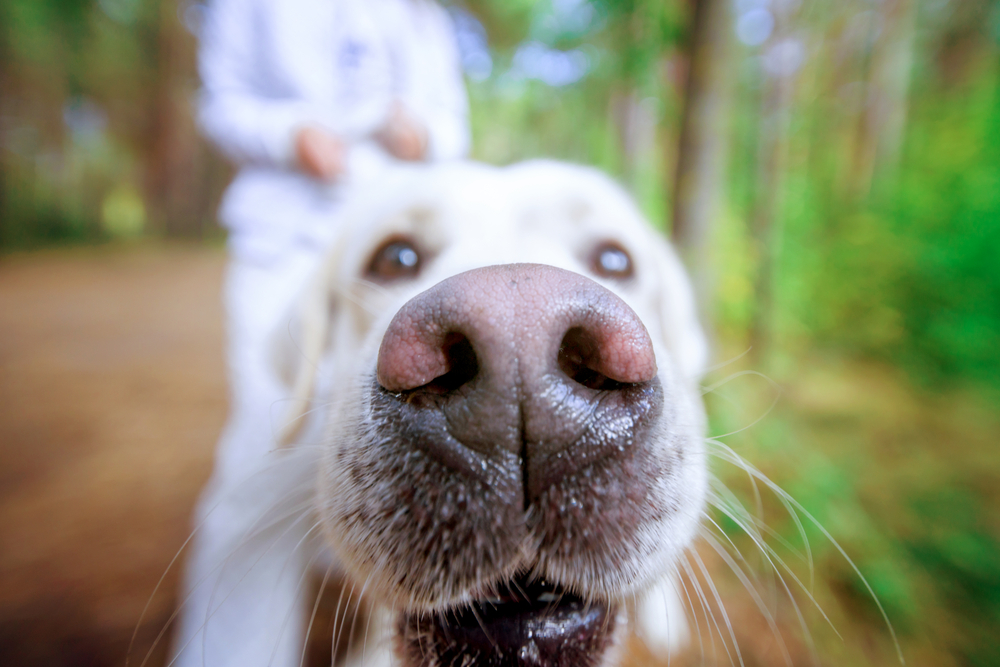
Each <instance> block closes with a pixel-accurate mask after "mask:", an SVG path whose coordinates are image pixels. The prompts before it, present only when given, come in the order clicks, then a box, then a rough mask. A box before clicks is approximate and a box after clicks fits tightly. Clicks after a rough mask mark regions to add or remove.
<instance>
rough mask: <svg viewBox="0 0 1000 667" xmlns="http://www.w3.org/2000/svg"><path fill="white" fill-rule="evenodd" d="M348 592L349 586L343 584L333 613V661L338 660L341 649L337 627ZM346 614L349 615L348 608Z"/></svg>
mask: <svg viewBox="0 0 1000 667" xmlns="http://www.w3.org/2000/svg"><path fill="white" fill-rule="evenodd" d="M346 590H347V586H346V585H344V584H343V583H341V586H340V595H338V596H337V608H336V609H335V610H334V612H333V622H332V632H331V636H330V655H331V656H332V657H331V660H336V658H337V648H339V646H338V641H339V640H338V636H337V627H338V621H339V619H340V606H341V604H343V602H344V592H345V591H346ZM344 614H345V615H346V614H347V609H346V608H345V609H344Z"/></svg>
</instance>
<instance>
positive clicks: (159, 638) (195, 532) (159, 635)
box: [126, 461, 306, 667]
mask: <svg viewBox="0 0 1000 667" xmlns="http://www.w3.org/2000/svg"><path fill="white" fill-rule="evenodd" d="M277 463H280V461H279V462H272V463H270V464H268V465H267V466H265V467H264V468H262V469H258V470H256V471H254V472H253V473H251V474H249V475H247V476H246V477H244V478H243V479H242V480H240V481H239V482H238V483H237V484H235V485H234V486H233V487H232V492H235V491H236V490H238V489H239V488H240V487H242V486H243V485H245V484H247V483H249V482H250V481H251V480H252V479H253V478H254V477H256V476H258V475H260V474H262V473H263V472H266V471H268V470H270V469H272V468H273V467H276V465H277ZM293 492H294V491H292V492H289V493H288V494H286V495H284V496H282V499H281V500H284V499H286V498H288V497H289V496H290V495H291V493H293ZM224 501H225V497H223V498H220V500H219V501H218V502H216V504H215V505H213V506H212V507H211V508H210V509H209V511H208V512H207V513H206V514H205V516H204V517H203V518H202V519H201V521H200V522H199V523H198V525H196V526H195V528H194V529H193V530H192V531H191V532H190V534H189V535H188V537H187V538H186V539H185V540H184V543H183V544H182V545H181V547H180V549H178V550H177V553H176V554H175V555H174V557H173V559H171V561H170V563H169V565H168V566H167V569H166V570H165V571H164V573H163V574H162V575H161V576H160V580H159V581H158V582H157V585H156V587H155V588H154V589H153V592H152V593H151V594H150V598H149V600H148V601H147V602H146V606H145V607H144V608H143V612H142V615H141V616H140V618H139V620H138V621H137V622H136V629H135V630H134V631H133V635H132V641H134V640H135V636H136V633H137V632H138V629H139V624H140V623H141V622H142V618H143V616H144V615H145V613H146V611H147V610H148V608H149V606H150V604H151V603H152V600H153V598H154V597H155V595H156V593H157V591H158V590H159V588H160V586H161V585H162V584H163V581H164V579H165V577H166V576H167V573H168V572H169V571H170V568H171V567H173V565H174V564H175V563H176V561H177V560H178V558H179V557H180V555H181V553H182V552H183V551H184V549H185V548H186V547H187V546H188V545H189V544H190V543H191V541H192V540H193V539H194V538H195V537H196V536H197V535H198V533H199V532H200V531H201V530H202V528H203V527H204V525H205V523H206V522H207V521H209V519H210V518H211V515H212V513H213V512H214V511H215V510H216V509H217V508H218V507H219V505H221V504H222V503H223V502H224ZM305 507H306V506H303V508H305ZM297 511H301V509H298V510H294V511H293V514H294V512H297ZM265 516H266V513H265V514H264V515H262V516H261V519H263V518H264V517H265ZM290 516H291V515H290ZM256 523H257V522H254V524H253V525H255V524H256ZM246 538H247V536H246V535H245V536H244V538H243V540H245V539H246ZM243 540H240V542H239V543H240V544H242V542H243ZM236 548H239V547H238V546H237V547H236ZM230 553H232V552H230ZM224 565H225V561H220V562H219V563H218V564H216V566H215V567H213V568H212V569H211V570H209V572H208V573H206V574H205V575H204V576H203V577H201V578H200V579H198V580H197V581H196V582H195V585H194V586H193V587H192V589H191V592H190V593H189V594H188V595H187V596H186V597H185V598H184V600H183V601H182V602H181V604H180V605H176V608H175V609H174V611H173V613H171V614H170V617H169V618H168V619H167V620H166V622H165V623H164V624H163V627H162V628H161V629H160V631H159V632H158V633H157V635H156V637H155V638H154V640H153V643H152V644H151V645H150V647H149V649H148V650H147V651H146V655H145V656H144V657H143V659H142V662H140V663H139V667H145V665H146V664H147V663H148V661H149V659H150V658H151V657H152V655H153V651H154V650H155V649H156V647H157V646H158V645H159V643H160V642H161V641H162V640H163V637H164V636H165V635H166V632H167V630H168V629H169V628H170V626H171V624H172V623H173V621H174V619H176V618H177V616H178V614H180V612H181V611H182V610H183V608H184V606H185V605H186V604H187V602H188V601H189V600H190V599H191V598H192V597H194V595H195V594H196V592H197V589H198V588H199V587H200V586H201V585H202V584H203V583H204V582H205V581H206V580H207V579H208V578H209V577H210V576H212V575H213V574H214V573H215V571H216V570H218V569H219V568H223V567H224ZM220 575H221V572H220ZM188 643H189V642H188ZM131 646H132V644H131V642H130V644H129V651H128V653H129V654H131ZM185 646H187V644H185ZM177 653H178V655H179V653H180V651H178V652H177ZM127 659H128V656H126V660H127ZM174 659H176V656H175V658H174ZM172 662H173V660H171V663H172ZM167 667H169V665H168V666H167Z"/></svg>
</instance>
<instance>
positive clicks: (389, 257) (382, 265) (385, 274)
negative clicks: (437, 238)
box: [368, 238, 420, 280]
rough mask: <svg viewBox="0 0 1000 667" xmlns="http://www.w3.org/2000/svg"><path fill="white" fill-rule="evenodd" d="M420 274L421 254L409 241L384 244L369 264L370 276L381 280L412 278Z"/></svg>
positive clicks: (401, 240) (398, 240) (400, 240)
mask: <svg viewBox="0 0 1000 667" xmlns="http://www.w3.org/2000/svg"><path fill="white" fill-rule="evenodd" d="M419 272H420V254H419V253H418V252H417V249H416V247H415V246H414V245H413V243H411V242H410V241H408V240H407V239H400V238H396V239H392V240H390V241H387V242H386V243H383V244H382V247H380V248H379V249H378V250H376V251H375V254H374V255H373V256H372V261H371V263H369V264H368V275H369V276H371V277H373V278H377V279H379V280H396V279H399V278H410V277H412V276H415V275H417V273H419Z"/></svg>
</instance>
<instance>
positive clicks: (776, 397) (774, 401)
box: [711, 375, 781, 440]
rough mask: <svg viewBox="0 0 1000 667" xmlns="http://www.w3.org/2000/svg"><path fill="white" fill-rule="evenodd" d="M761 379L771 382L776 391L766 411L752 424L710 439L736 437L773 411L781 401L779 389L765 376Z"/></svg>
mask: <svg viewBox="0 0 1000 667" xmlns="http://www.w3.org/2000/svg"><path fill="white" fill-rule="evenodd" d="M761 377H764V378H765V379H767V380H768V381H769V382H771V383H772V386H773V387H775V389H776V391H775V394H774V398H773V399H772V400H771V404H770V405H769V406H767V409H766V410H764V412H762V413H761V415H760V416H759V417H757V418H756V419H754V420H753V421H752V422H750V423H749V424H747V425H746V426H743V427H742V428H738V429H736V430H735V431H730V432H728V433H722V434H720V435H713V436H711V439H715V440H721V439H722V438H728V437H730V436H733V435H736V434H738V433H742V432H743V431H746V430H749V429H751V428H753V427H754V426H756V425H757V424H759V423H760V422H762V421H764V419H766V418H767V416H768V415H770V414H771V412H772V411H773V410H774V408H775V406H776V405H778V401H779V400H781V387H780V386H779V385H778V384H777V383H776V382H774V381H773V380H771V379H770V378H767V377H766V376H763V375H762V376H761Z"/></svg>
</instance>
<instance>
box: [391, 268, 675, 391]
mask: <svg viewBox="0 0 1000 667" xmlns="http://www.w3.org/2000/svg"><path fill="white" fill-rule="evenodd" d="M456 346H462V347H466V348H467V347H468V346H471V348H472V351H473V352H474V353H475V357H476V361H477V363H478V365H479V366H480V369H479V370H480V371H481V370H484V369H485V370H487V371H488V372H489V373H490V374H491V375H493V376H494V377H496V378H498V379H499V378H503V379H509V380H510V381H511V382H512V383H514V384H523V383H525V382H526V381H528V382H530V380H531V378H533V377H534V376H536V375H540V374H546V373H554V372H557V369H560V368H561V369H562V371H563V372H566V373H569V374H570V377H571V378H572V379H574V380H577V381H580V382H581V383H583V384H595V383H601V382H602V381H607V380H610V381H614V382H617V383H623V384H635V383H639V382H648V381H649V380H651V379H653V377H654V376H655V375H656V359H655V357H654V355H653V347H652V343H651V342H650V339H649V334H648V333H647V332H646V328H645V327H644V326H643V325H642V322H640V321H639V318H638V317H637V316H636V314H635V313H634V312H633V311H632V309H631V308H629V307H628V306H627V305H626V304H625V302H624V301H622V300H621V299H619V298H618V297H617V296H615V295H614V294H613V293H612V292H610V291H609V290H607V289H605V288H604V287H602V286H601V285H598V284H597V283H596V282H594V281H592V280H590V279H588V278H585V277H584V276H581V275H578V274H576V273H571V272H569V271H563V270H561V269H556V268H554V267H551V266H543V265H539V264H508V265H503V266H491V267H487V268H483V269H476V270H474V271H468V272H466V273H462V274H459V275H457V276H453V277H451V278H448V279H447V280H445V281H443V282H441V283H439V284H437V285H435V286H434V287H432V288H431V289H429V290H427V291H426V292H423V293H422V294H419V295H417V296H416V297H415V298H414V299H412V300H411V301H410V302H409V303H407V304H406V305H405V306H403V308H402V309H401V310H400V311H399V312H398V313H397V314H396V317H394V318H393V320H392V322H391V323H390V325H389V329H388V330H387V331H386V334H385V337H384V338H383V340H382V347H381V349H380V350H379V358H378V381H379V384H381V385H382V386H383V387H385V388H386V389H388V390H389V391H395V392H400V391H407V390H410V389H417V388H418V387H423V386H425V385H433V384H435V383H437V384H440V385H443V386H442V388H448V389H456V388H457V387H458V386H461V384H464V382H460V383H459V384H458V385H455V383H456V382H459V380H465V381H469V380H472V379H473V378H472V377H465V376H466V375H469V374H470V373H471V369H469V368H464V369H463V368H457V367H456V366H458V365H461V364H462V363H463V360H462V359H461V358H456V357H459V356H460V354H459V353H458V352H456V351H455V347H456ZM465 361H466V362H468V361H471V360H469V359H466V360H465ZM450 376H455V377H450ZM515 376H518V377H515ZM451 385H455V386H451Z"/></svg>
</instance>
